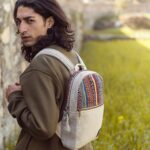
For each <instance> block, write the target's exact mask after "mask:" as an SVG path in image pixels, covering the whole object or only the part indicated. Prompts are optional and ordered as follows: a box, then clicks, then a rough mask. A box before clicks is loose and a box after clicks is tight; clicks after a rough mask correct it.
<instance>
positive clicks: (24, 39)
mask: <svg viewBox="0 0 150 150" xmlns="http://www.w3.org/2000/svg"><path fill="white" fill-rule="evenodd" d="M21 39H22V41H28V40H31V37H30V36H23V37H21Z"/></svg>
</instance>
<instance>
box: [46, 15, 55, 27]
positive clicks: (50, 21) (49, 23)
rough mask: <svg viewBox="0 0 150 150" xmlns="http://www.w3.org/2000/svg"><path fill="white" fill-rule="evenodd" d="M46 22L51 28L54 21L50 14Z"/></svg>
mask: <svg viewBox="0 0 150 150" xmlns="http://www.w3.org/2000/svg"><path fill="white" fill-rule="evenodd" d="M46 22H47V26H48V28H51V27H52V26H53V25H54V23H55V21H54V18H53V17H52V16H50V17H48V18H47V20H46Z"/></svg>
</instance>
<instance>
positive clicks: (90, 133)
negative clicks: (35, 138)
mask: <svg viewBox="0 0 150 150" xmlns="http://www.w3.org/2000/svg"><path fill="white" fill-rule="evenodd" d="M40 54H46V55H51V56H52V57H54V58H56V59H58V60H59V61H60V62H61V63H62V64H64V65H65V66H66V68H67V69H68V70H69V71H70V79H69V82H68V87H67V89H66V91H67V96H66V99H64V101H65V107H64V109H63V116H62V120H61V121H60V122H59V123H58V125H57V130H56V134H57V135H58V136H59V138H60V139H61V141H62V144H63V145H64V146H65V147H67V148H69V149H71V150H77V149H79V148H81V147H83V146H85V145H86V144H88V143H89V142H91V141H93V140H95V139H96V138H97V137H98V133H99V131H100V128H101V126H102V119H103V112H104V101H103V80H102V77H101V76H100V75H99V74H98V73H96V72H94V71H90V70H87V69H86V67H85V65H84V63H83V61H82V59H81V58H80V56H79V55H78V54H77V53H76V55H77V56H78V59H79V62H80V63H79V64H77V65H76V66H74V65H73V64H72V62H71V61H70V60H69V59H68V58H67V57H66V56H65V55H64V54H62V53H61V52H60V51H58V50H55V49H51V48H45V49H43V50H42V51H40V52H39V53H38V54H37V55H36V56H38V55H40Z"/></svg>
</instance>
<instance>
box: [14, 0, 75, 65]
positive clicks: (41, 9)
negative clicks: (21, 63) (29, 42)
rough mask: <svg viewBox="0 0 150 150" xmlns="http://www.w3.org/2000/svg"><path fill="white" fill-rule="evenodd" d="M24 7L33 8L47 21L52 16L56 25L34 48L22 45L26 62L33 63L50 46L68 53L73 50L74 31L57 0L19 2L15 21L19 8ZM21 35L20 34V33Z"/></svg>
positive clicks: (19, 0) (15, 9)
mask: <svg viewBox="0 0 150 150" xmlns="http://www.w3.org/2000/svg"><path fill="white" fill-rule="evenodd" d="M20 6H24V7H29V8H32V9H33V10H34V11H35V12H36V13H38V14H40V15H41V16H42V17H43V18H44V19H45V20H46V19H47V18H48V17H50V16H52V17H53V18H54V20H55V23H54V25H53V27H52V28H50V29H48V31H47V35H45V36H41V37H39V39H38V42H37V43H36V44H35V45H33V46H32V47H26V46H24V45H22V47H21V50H22V54H23V55H24V58H25V60H27V61H28V62H31V60H32V59H33V57H34V56H35V55H36V54H37V53H38V52H39V51H41V50H42V49H43V48H45V47H48V46H50V45H54V44H55V45H58V46H60V47H62V48H64V49H65V50H67V51H71V50H72V48H73V43H74V41H75V39H74V31H73V30H72V29H71V25H70V23H69V22H68V20H67V17H66V15H65V13H64V11H63V10H62V8H61V7H60V5H59V4H58V2H57V1H56V0H17V1H16V3H15V8H14V20H15V22H16V15H17V10H18V7H20ZM18 33H19V32H18Z"/></svg>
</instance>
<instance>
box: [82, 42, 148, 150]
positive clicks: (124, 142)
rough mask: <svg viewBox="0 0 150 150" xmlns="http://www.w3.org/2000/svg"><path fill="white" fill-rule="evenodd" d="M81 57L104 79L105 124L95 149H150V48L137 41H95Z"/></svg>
mask: <svg viewBox="0 0 150 150" xmlns="http://www.w3.org/2000/svg"><path fill="white" fill-rule="evenodd" d="M144 42H147V44H149V43H150V40H146V41H144ZM81 55H82V57H83V58H84V61H85V63H86V64H87V66H88V68H90V69H92V70H95V71H97V72H99V73H100V74H101V75H102V76H103V78H104V97H105V113H104V121H103V126H102V129H101V134H100V136H99V139H98V140H97V141H95V142H94V143H93V145H94V150H148V149H150V125H149V120H150V115H149V114H150V109H149V108H150V78H149V77H150V69H149V66H150V49H148V48H147V47H144V46H142V45H141V44H139V42H137V41H135V40H123V41H107V42H94V41H93V42H88V43H85V44H84V45H83V50H82V51H81Z"/></svg>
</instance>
